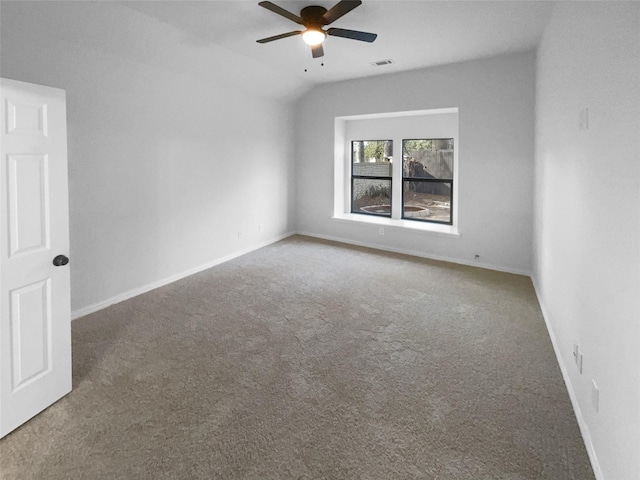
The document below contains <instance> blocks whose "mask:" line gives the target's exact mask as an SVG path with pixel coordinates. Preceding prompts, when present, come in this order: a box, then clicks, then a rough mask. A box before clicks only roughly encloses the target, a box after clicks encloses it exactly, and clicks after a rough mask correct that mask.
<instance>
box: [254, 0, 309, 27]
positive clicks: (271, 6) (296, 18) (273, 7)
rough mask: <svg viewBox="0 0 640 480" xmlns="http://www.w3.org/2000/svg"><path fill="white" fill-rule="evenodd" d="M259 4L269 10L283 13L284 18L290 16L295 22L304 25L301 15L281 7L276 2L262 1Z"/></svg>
mask: <svg viewBox="0 0 640 480" xmlns="http://www.w3.org/2000/svg"><path fill="white" fill-rule="evenodd" d="M258 5H260V6H261V7H264V8H266V9H267V10H271V11H272V12H273V13H277V14H278V15H281V16H283V17H284V18H288V19H289V20H291V21H293V22H296V23H299V24H300V25H304V23H302V19H301V18H300V17H299V16H297V15H294V14H293V13H291V12H288V11H287V10H285V9H284V8H282V7H279V6H278V5H276V4H275V3H272V2H260V3H258Z"/></svg>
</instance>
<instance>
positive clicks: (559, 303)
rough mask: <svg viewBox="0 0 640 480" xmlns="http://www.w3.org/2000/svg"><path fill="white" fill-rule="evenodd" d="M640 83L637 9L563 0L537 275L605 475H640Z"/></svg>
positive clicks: (539, 111) (543, 159)
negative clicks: (576, 356)
mask: <svg viewBox="0 0 640 480" xmlns="http://www.w3.org/2000/svg"><path fill="white" fill-rule="evenodd" d="M639 79H640V4H638V3H637V2H560V3H559V4H557V5H556V6H555V8H554V11H553V14H552V17H551V20H550V23H549V25H548V27H547V30H546V32H545V35H544V37H543V40H542V43H541V45H540V47H539V50H538V72H537V102H536V128H537V138H536V188H535V198H536V202H535V205H536V208H535V235H534V252H535V261H534V269H533V270H534V272H533V278H534V282H535V285H536V289H537V291H538V296H539V299H540V303H541V305H542V308H543V311H544V314H545V318H546V320H547V323H548V326H549V331H550V333H551V337H552V338H553V340H554V343H555V347H556V352H557V354H558V360H559V362H560V366H561V367H562V369H563V373H564V375H565V380H566V382H567V386H568V388H569V392H570V394H571V396H572V399H573V401H574V408H575V410H576V415H577V417H578V420H579V422H580V426H581V429H582V433H583V437H584V439H585V443H586V445H587V449H588V451H589V453H590V454H591V457H592V463H593V464H594V466H595V469H596V473H597V474H598V478H602V479H608V480H632V479H638V478H640V353H639V350H638V343H639V340H640V81H639ZM585 108H587V109H588V117H589V118H588V128H587V129H581V128H580V122H579V119H580V113H581V112H582V111H583V110H584V109H585ZM574 343H577V344H578V345H579V348H580V351H581V352H582V353H583V371H582V374H580V373H579V372H578V369H577V368H576V365H575V362H574V360H573V345H574ZM592 381H595V383H596V385H597V386H598V388H599V391H600V402H599V410H598V411H596V409H595V408H594V406H593V404H592Z"/></svg>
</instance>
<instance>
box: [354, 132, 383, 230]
mask: <svg viewBox="0 0 640 480" xmlns="http://www.w3.org/2000/svg"><path fill="white" fill-rule="evenodd" d="M392 161H393V142H392V141H391V140H355V141H352V142H351V213H363V214H367V215H379V216H383V217H391V187H392V180H391V175H392V173H391V171H392Z"/></svg>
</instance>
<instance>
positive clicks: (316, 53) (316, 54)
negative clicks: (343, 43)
mask: <svg viewBox="0 0 640 480" xmlns="http://www.w3.org/2000/svg"><path fill="white" fill-rule="evenodd" d="M311 55H312V56H313V58H320V57H324V48H322V44H321V43H320V44H319V45H314V46H312V47H311Z"/></svg>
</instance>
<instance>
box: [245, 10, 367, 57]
mask: <svg viewBox="0 0 640 480" xmlns="http://www.w3.org/2000/svg"><path fill="white" fill-rule="evenodd" d="M258 5H260V6H261V7H264V8H266V9H267V10H270V11H272V12H273V13H276V14H278V15H280V16H282V17H285V18H287V19H289V20H291V21H292V22H295V23H297V24H299V25H302V26H304V27H305V30H304V31H302V30H294V31H292V32H287V33H282V34H280V35H274V36H273V37H267V38H262V39H260V40H257V42H258V43H268V42H273V41H274V40H280V39H282V38H287V37H292V36H295V35H302V40H303V41H304V43H306V44H307V45H310V46H311V55H312V56H313V58H318V57H322V56H324V50H323V48H322V42H324V40H325V39H326V38H327V35H332V36H335V37H342V38H348V39H350V40H359V41H361V42H368V43H371V42H373V41H374V40H375V39H376V37H377V35H376V34H375V33H368V32H360V31H358V30H346V29H344V28H329V29H327V30H324V29H323V28H322V27H324V26H325V25H329V24H331V23H333V22H335V21H336V20H338V19H339V18H341V17H342V16H344V15H346V14H347V13H349V12H350V11H351V10H353V9H354V8H356V7H358V6H360V5H362V1H361V0H341V1H339V2H338V3H336V4H335V5H334V6H333V7H331V9H329V10H327V9H326V8H324V7H320V6H317V5H310V6H308V7H305V8H303V9H302V10H301V11H300V16H298V15H295V14H293V13H291V12H289V11H287V10H285V9H284V8H282V7H279V6H278V5H276V4H275V3H272V2H268V1H264V2H260V3H259V4H258Z"/></svg>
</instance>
